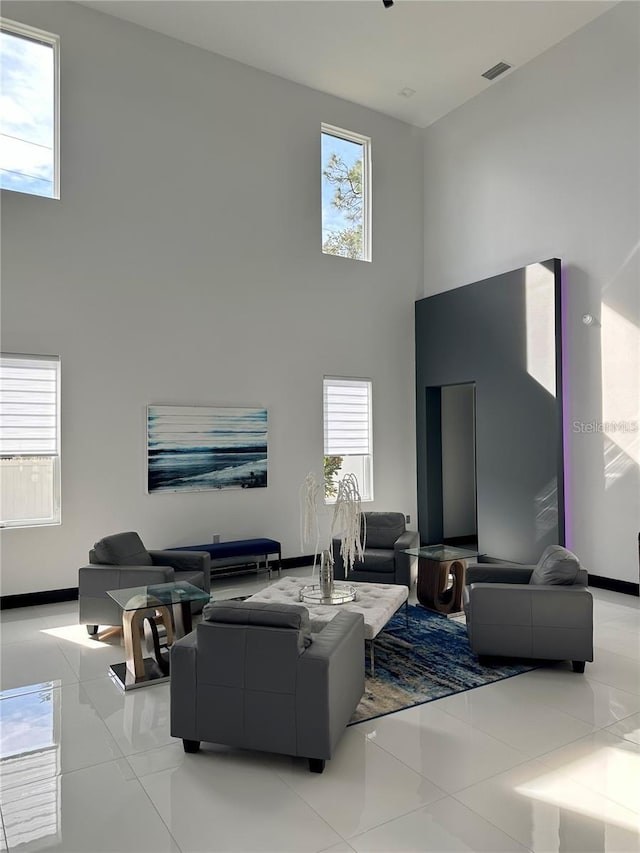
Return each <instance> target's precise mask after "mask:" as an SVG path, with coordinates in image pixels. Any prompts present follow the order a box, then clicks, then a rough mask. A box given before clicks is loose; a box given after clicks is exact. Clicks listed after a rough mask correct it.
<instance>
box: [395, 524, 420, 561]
mask: <svg viewBox="0 0 640 853" xmlns="http://www.w3.org/2000/svg"><path fill="white" fill-rule="evenodd" d="M419 545H420V534H419V533H418V531H417V530H405V532H404V533H403V534H402V535H401V536H399V537H398V538H397V539H396V541H395V542H394V545H393V550H394V551H395V552H396V553H398V551H405V550H406V549H407V548H417V547H418V546H419ZM406 556H409V555H408V554H407V555H406Z"/></svg>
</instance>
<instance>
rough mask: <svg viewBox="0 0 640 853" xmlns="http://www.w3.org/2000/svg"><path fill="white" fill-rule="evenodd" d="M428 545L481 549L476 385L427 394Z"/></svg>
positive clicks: (436, 389)
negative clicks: (477, 483)
mask: <svg viewBox="0 0 640 853" xmlns="http://www.w3.org/2000/svg"><path fill="white" fill-rule="evenodd" d="M426 404H427V405H426V427H427V429H426V450H427V469H428V472H429V475H428V487H427V492H428V503H429V508H430V509H429V531H428V532H427V537H428V542H430V543H436V542H444V543H445V544H447V545H459V546H460V547H465V546H466V547H467V548H477V546H478V520H477V519H478V513H477V498H476V493H477V489H476V481H477V477H476V384H475V382H462V383H456V384H452V385H441V386H436V387H430V388H426Z"/></svg>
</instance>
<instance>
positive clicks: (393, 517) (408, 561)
mask: <svg viewBox="0 0 640 853" xmlns="http://www.w3.org/2000/svg"><path fill="white" fill-rule="evenodd" d="M362 515H363V516H364V520H365V524H364V529H365V542H364V560H363V561H362V562H361V561H360V560H357V561H356V562H355V563H354V565H353V570H352V571H351V572H349V580H352V581H362V582H364V583H397V584H404V586H408V587H409V588H411V586H412V585H413V583H414V582H415V579H416V573H417V559H416V558H415V557H410V556H409V555H408V554H403V553H402V552H403V551H404V550H405V549H406V548H417V547H418V545H419V544H420V535H419V534H418V532H417V531H416V530H407V529H406V526H405V521H404V515H403V514H402V513H401V512H363V513H362ZM333 561H334V567H333V573H334V577H335V578H336V580H346V577H345V565H344V560H343V559H342V556H341V555H340V540H339V539H334V540H333Z"/></svg>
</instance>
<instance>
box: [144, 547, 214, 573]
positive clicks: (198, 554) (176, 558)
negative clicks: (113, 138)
mask: <svg viewBox="0 0 640 853" xmlns="http://www.w3.org/2000/svg"><path fill="white" fill-rule="evenodd" d="M149 556H150V557H151V560H152V561H153V565H154V566H171V567H172V568H174V569H175V570H176V571H177V572H202V573H203V574H207V573H210V572H211V557H210V556H209V552H208V551H171V550H169V549H166V550H163V551H149Z"/></svg>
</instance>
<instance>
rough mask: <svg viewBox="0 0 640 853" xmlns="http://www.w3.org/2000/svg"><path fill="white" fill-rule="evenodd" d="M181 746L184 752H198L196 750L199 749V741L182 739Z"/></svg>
mask: <svg viewBox="0 0 640 853" xmlns="http://www.w3.org/2000/svg"><path fill="white" fill-rule="evenodd" d="M182 746H183V747H184V751H185V752H198V750H199V749H200V741H199V740H187V738H182Z"/></svg>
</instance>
